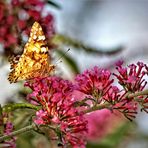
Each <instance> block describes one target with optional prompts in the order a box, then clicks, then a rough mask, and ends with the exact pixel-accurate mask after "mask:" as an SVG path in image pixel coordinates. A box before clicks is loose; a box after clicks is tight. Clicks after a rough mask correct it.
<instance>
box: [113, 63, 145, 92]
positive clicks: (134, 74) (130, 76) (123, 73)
mask: <svg viewBox="0 0 148 148" xmlns="http://www.w3.org/2000/svg"><path fill="white" fill-rule="evenodd" d="M122 65H123V62H120V64H117V67H116V69H117V71H118V72H119V74H114V75H115V76H116V78H117V79H118V81H119V84H120V85H122V86H123V87H124V89H125V91H130V92H136V91H142V90H143V89H144V87H145V86H146V84H147V82H146V81H145V80H144V79H143V77H144V76H145V75H146V73H147V71H146V69H145V68H146V65H145V64H143V63H142V62H138V63H137V65H135V64H131V65H129V66H128V68H126V67H123V66H122Z"/></svg>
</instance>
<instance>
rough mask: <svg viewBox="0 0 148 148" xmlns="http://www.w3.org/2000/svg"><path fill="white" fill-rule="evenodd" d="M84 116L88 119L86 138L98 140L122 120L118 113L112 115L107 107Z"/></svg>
mask: <svg viewBox="0 0 148 148" xmlns="http://www.w3.org/2000/svg"><path fill="white" fill-rule="evenodd" d="M85 116H86V119H87V121H88V134H87V139H88V140H89V141H96V142H98V141H99V140H101V139H102V138H104V137H105V136H106V135H107V134H109V133H111V132H112V131H114V129H115V128H117V127H118V126H120V125H121V123H122V122H123V118H121V116H120V115H119V114H117V113H116V115H114V114H113V113H112V112H111V111H110V110H107V109H102V110H98V111H94V112H92V113H89V114H86V115H85Z"/></svg>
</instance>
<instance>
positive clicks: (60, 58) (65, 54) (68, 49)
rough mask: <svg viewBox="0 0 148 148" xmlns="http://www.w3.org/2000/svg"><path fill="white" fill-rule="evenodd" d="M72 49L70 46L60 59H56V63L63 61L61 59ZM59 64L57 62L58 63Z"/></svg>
mask: <svg viewBox="0 0 148 148" xmlns="http://www.w3.org/2000/svg"><path fill="white" fill-rule="evenodd" d="M69 50H70V48H69V49H67V50H66V51H65V52H64V53H63V54H62V55H61V56H60V57H59V58H58V59H57V61H56V63H57V62H58V61H59V63H61V62H62V61H61V59H62V58H63V57H64V56H65V55H66V54H67V52H68V51H69ZM56 65H57V64H56Z"/></svg>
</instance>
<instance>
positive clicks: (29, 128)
mask: <svg viewBox="0 0 148 148" xmlns="http://www.w3.org/2000/svg"><path fill="white" fill-rule="evenodd" d="M35 128H36V125H35V124H32V125H29V126H26V127H24V128H22V129H19V130H17V131H14V132H12V133H10V134H9V135H4V136H1V137H0V142H2V141H4V140H6V139H8V138H12V137H13V136H16V135H18V134H21V133H24V132H28V131H31V130H33V129H35Z"/></svg>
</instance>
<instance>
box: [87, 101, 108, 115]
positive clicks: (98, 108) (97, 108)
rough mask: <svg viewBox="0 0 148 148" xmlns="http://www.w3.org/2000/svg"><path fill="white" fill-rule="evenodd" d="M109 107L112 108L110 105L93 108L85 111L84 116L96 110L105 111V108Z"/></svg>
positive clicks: (105, 104)
mask: <svg viewBox="0 0 148 148" xmlns="http://www.w3.org/2000/svg"><path fill="white" fill-rule="evenodd" d="M109 106H110V104H109V103H104V104H99V105H96V106H93V107H92V108H90V109H88V110H85V111H84V114H85V113H90V112H93V111H96V110H101V109H105V108H108V107H109Z"/></svg>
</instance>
